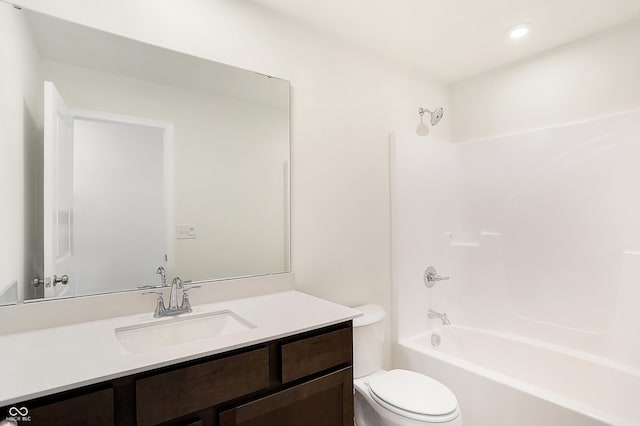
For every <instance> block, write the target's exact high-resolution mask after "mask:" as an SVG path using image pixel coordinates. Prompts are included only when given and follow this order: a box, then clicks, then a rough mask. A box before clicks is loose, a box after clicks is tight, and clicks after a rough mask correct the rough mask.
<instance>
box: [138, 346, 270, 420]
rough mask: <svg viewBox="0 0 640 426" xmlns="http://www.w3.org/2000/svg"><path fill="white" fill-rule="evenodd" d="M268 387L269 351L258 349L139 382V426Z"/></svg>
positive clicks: (175, 416) (178, 415)
mask: <svg viewBox="0 0 640 426" xmlns="http://www.w3.org/2000/svg"><path fill="white" fill-rule="evenodd" d="M268 386H269V350H268V349H267V348H261V349H256V350H253V351H250V352H245V353H241V354H238V355H232V356H229V357H226V358H221V359H217V360H214V361H209V362H205V363H202V364H198V365H193V366H190V367H186V368H182V369H180V370H176V371H170V372H168V373H161V374H158V375H156V376H152V377H147V378H144V379H140V380H137V381H136V406H137V410H136V418H137V421H138V425H152V424H156V423H160V422H164V421H167V420H171V419H174V418H177V417H180V416H183V415H186V414H189V413H193V412H196V411H199V410H202V409H205V408H208V407H211V406H213V405H216V404H219V403H222V402H225V401H229V400H231V399H233V398H237V397H239V396H244V395H246V394H250V393H252V392H255V391H258V390H261V389H264V388H267V387H268Z"/></svg>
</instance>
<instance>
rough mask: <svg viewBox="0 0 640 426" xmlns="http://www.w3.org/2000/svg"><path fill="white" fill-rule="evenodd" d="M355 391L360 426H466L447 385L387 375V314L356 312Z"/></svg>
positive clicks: (367, 308) (405, 374)
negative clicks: (384, 357) (384, 354)
mask: <svg viewBox="0 0 640 426" xmlns="http://www.w3.org/2000/svg"><path fill="white" fill-rule="evenodd" d="M354 309H356V310H358V311H361V312H362V313H363V315H362V316H361V317H359V318H356V319H354V320H353V377H354V380H353V385H354V388H355V401H354V404H355V407H354V410H355V418H356V425H357V426H427V425H439V426H455V425H461V424H462V415H461V414H460V409H459V408H458V400H457V399H456V396H455V395H454V394H453V392H451V391H450V390H449V388H447V387H446V386H445V385H443V384H442V383H440V382H438V381H436V380H434V379H432V378H430V377H427V376H425V375H423V374H419V373H416V372H413V371H407V370H391V371H385V370H382V368H381V367H382V351H383V345H384V319H385V317H386V314H385V311H384V309H383V308H382V307H381V306H378V305H363V306H358V307H356V308H354Z"/></svg>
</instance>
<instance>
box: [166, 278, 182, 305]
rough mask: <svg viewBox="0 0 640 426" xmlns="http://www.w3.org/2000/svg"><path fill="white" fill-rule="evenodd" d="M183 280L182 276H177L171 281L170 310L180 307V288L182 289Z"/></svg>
mask: <svg viewBox="0 0 640 426" xmlns="http://www.w3.org/2000/svg"><path fill="white" fill-rule="evenodd" d="M182 288H183V285H182V280H181V279H180V277H175V278H174V279H173V281H171V293H169V310H176V309H178V290H182Z"/></svg>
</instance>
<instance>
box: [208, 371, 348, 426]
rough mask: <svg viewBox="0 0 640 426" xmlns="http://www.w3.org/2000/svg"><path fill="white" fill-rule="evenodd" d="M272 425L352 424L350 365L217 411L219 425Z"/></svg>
mask: <svg viewBox="0 0 640 426" xmlns="http://www.w3.org/2000/svg"><path fill="white" fill-rule="evenodd" d="M273 425H305V426H335V425H353V374H352V371H351V367H347V368H343V369H342V370H338V371H336V372H334V373H329V374H326V375H324V376H321V377H318V378H316V379H313V380H309V381H306V382H304V383H301V384H299V385H296V386H293V387H291V388H288V389H285V390H282V391H279V392H276V393H273V394H270V395H267V396H264V397H262V398H259V399H257V400H254V401H250V402H247V403H244V404H242V405H239V406H237V407H235V408H232V409H230V410H227V411H223V412H222V413H220V426H273Z"/></svg>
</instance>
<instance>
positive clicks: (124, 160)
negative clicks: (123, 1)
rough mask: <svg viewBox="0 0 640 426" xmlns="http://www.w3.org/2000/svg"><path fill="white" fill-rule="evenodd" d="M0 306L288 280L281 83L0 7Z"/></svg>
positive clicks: (285, 101) (285, 97) (285, 100)
mask: <svg viewBox="0 0 640 426" xmlns="http://www.w3.org/2000/svg"><path fill="white" fill-rule="evenodd" d="M0 55H1V57H0V62H1V63H2V70H1V71H0V73H1V74H2V77H1V78H0V80H1V82H0V107H1V108H0V111H1V116H0V121H1V123H2V126H1V128H0V194H1V196H2V205H3V206H2V213H1V216H0V220H1V221H2V223H0V232H1V235H2V241H1V242H0V245H1V246H0V259H1V260H0V262H2V263H1V264H0V304H7V303H15V302H16V301H23V300H34V299H40V300H41V299H48V298H55V297H67V296H81V295H89V294H98V293H106V292H114V291H125V290H132V289H136V288H138V287H139V286H144V285H159V284H161V282H162V274H161V273H159V272H161V271H164V272H165V274H166V277H167V279H168V280H169V281H170V279H171V278H172V277H173V276H180V277H181V278H183V279H184V280H193V281H212V280H218V279H227V278H236V277H244V276H253V275H264V274H271V273H281V272H288V271H289V270H290V262H289V252H290V248H289V246H290V243H289V229H290V228H289V170H290V166H289V158H290V156H289V115H290V114H289V98H290V96H289V93H290V86H289V83H288V82H287V81H285V80H281V79H277V78H272V77H269V76H265V75H262V74H258V73H254V72H251V71H247V70H242V69H239V68H235V67H231V66H227V65H223V64H219V63H215V62H212V61H208V60H204V59H201V58H196V57H193V56H189V55H185V54H182V53H178V52H174V51H170V50H166V49H162V48H158V47H155V46H151V45H147V44H144V43H141V42H137V41H134V40H130V39H126V38H123V37H120V36H115V35H113V34H109V33H105V32H102V31H98V30H95V29H91V28H88V27H84V26H81V25H78V24H74V23H71V22H66V21H63V20H60V19H57V18H54V17H51V16H47V15H44V14H41V13H37V12H33V11H29V10H25V9H22V10H19V9H16V8H14V7H12V6H11V5H8V4H5V3H0Z"/></svg>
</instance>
